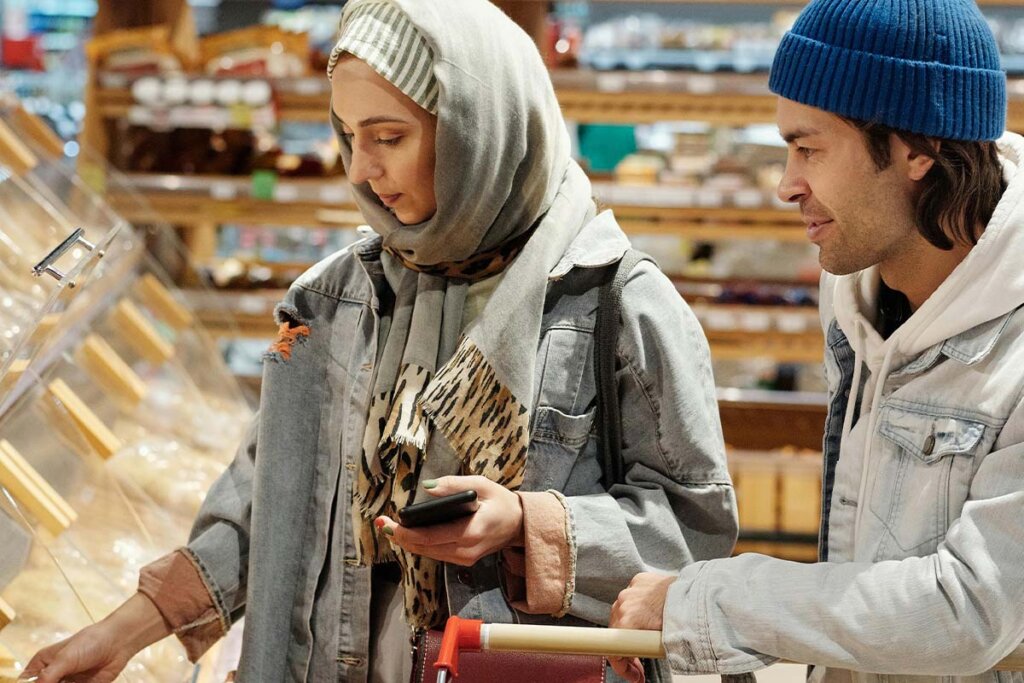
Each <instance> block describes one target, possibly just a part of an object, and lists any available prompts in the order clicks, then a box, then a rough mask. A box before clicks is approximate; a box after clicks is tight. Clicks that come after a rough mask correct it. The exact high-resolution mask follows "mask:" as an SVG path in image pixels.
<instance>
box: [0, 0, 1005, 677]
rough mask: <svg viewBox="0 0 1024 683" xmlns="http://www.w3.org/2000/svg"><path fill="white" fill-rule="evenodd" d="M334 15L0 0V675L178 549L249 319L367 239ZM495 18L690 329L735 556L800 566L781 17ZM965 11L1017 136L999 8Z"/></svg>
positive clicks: (227, 407) (792, 255) (808, 249)
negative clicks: (548, 90)
mask: <svg viewBox="0 0 1024 683" xmlns="http://www.w3.org/2000/svg"><path fill="white" fill-rule="evenodd" d="M341 4H342V3H339V2H304V1H303V0H277V1H271V0H191V1H190V2H185V1H184V0H144V1H137V2H132V3H120V2H116V3H115V2H113V1H112V0H110V1H107V0H99V1H98V2H97V0H0V25H2V42H0V260H2V262H3V265H2V268H0V494H2V495H0V548H2V549H3V550H2V551H0V681H7V680H11V681H13V680H14V679H15V678H16V676H17V671H18V670H20V667H22V666H24V664H25V662H26V661H27V659H28V658H29V657H31V655H32V654H33V653H34V652H36V651H37V650H38V649H39V648H41V647H43V646H44V645H46V644H48V643H51V642H53V641H55V640H59V639H61V638H63V637H66V636H68V635H70V634H71V633H73V632H75V631H77V630H78V629H79V628H81V627H82V626H84V625H86V624H88V623H91V622H92V621H94V620H96V619H97V618H99V617H101V616H102V615H104V614H105V613H106V612H108V611H110V610H111V609H112V608H113V607H114V606H115V605H117V604H118V603H120V602H121V601H122V600H123V599H124V598H125V597H126V596H128V595H130V594H132V593H133V592H134V591H135V588H136V581H137V576H138V571H139V569H140V567H142V566H143V565H145V564H146V563H147V562H150V561H152V560H153V559H154V558H155V557H158V556H160V555H162V554H163V553H165V552H167V551H168V550H169V549H171V548H174V547H176V546H178V545H180V544H181V543H182V542H183V541H184V540H185V538H186V537H187V534H188V529H189V525H190V521H191V519H192V518H193V517H194V515H195V513H196V511H197V510H198V507H199V505H200V503H201V502H202V499H203V496H204V494H205V492H206V490H207V489H208V487H209V486H210V484H211V483H212V482H213V481H214V479H216V477H217V476H218V475H219V473H220V472H221V471H222V470H223V469H224V467H226V465H227V463H229V462H230V460H231V458H232V457H233V456H234V452H235V448H236V446H237V444H238V443H239V441H240V440H241V438H242V436H243V431H244V429H245V426H246V424H247V422H248V421H249V418H250V417H251V416H252V415H253V414H254V411H255V410H256V407H257V406H258V401H259V394H260V384H261V373H262V359H263V356H264V353H265V352H266V350H267V348H268V346H270V345H271V344H272V343H273V342H274V340H275V338H276V337H277V333H278V328H277V324H276V323H275V321H274V317H273V311H274V307H275V305H276V304H277V303H278V302H279V301H280V300H281V299H282V297H283V296H284V293H285V291H286V290H287V288H288V286H289V285H290V284H291V282H292V281H293V280H295V278H296V277H298V276H299V275H300V274H301V273H303V272H304V271H305V270H306V269H308V268H309V267H310V266H311V265H313V264H314V263H316V262H318V261H319V260H321V259H322V258H324V257H326V256H328V255H329V254H331V253H333V252H336V251H337V250H339V249H341V248H344V247H346V246H347V245H350V244H352V243H354V242H355V241H357V240H359V239H361V237H363V236H364V235H365V232H364V231H361V230H360V225H361V224H362V222H363V220H362V216H361V215H360V213H359V209H358V208H357V206H356V203H355V201H354V199H353V197H352V192H351V190H350V187H349V185H348V183H347V181H346V179H345V177H344V170H343V168H342V162H341V159H340V156H339V147H338V141H337V139H336V137H335V134H334V132H333V130H332V128H331V125H330V122H329V120H328V117H327V111H328V102H329V95H330V84H329V82H328V81H327V79H326V78H325V76H324V71H325V68H326V64H327V59H328V55H329V52H330V50H331V48H332V46H333V43H334V40H335V39H336V29H337V22H338V16H339V7H340V5H341ZM495 4H497V5H499V6H500V7H501V8H502V9H503V10H504V11H506V12H507V13H508V14H509V15H510V16H511V17H512V18H513V19H514V20H515V21H516V22H517V23H519V24H520V25H521V26H522V27H523V28H524V29H525V30H526V31H527V32H528V33H529V34H530V36H531V37H533V38H534V40H535V42H536V44H537V46H538V48H539V50H540V52H541V54H542V55H543V57H544V59H545V61H546V63H547V65H548V66H549V68H550V74H551V78H552V81H553V83H554V86H555V91H556V94H557V97H558V100H559V102H560V104H561V107H562V110H563V113H564V116H565V118H566V120H567V122H568V123H569V127H570V134H571V138H572V143H573V152H574V156H575V157H576V158H577V159H578V160H579V161H580V163H581V164H582V166H583V167H584V169H585V170H586V171H587V173H588V174H589V176H590V178H591V181H592V183H593V188H594V193H595V196H596V198H597V199H598V200H599V201H600V202H601V203H602V204H603V205H605V206H607V207H610V208H611V209H613V210H614V212H615V214H616V216H617V218H618V220H619V222H620V224H621V225H622V227H623V229H624V230H625V231H626V232H627V233H628V235H629V237H630V240H631V241H632V244H633V246H634V247H635V248H636V249H639V250H642V251H644V252H646V253H647V254H650V255H651V256H652V257H653V258H654V259H655V260H656V261H657V263H658V264H659V265H660V267H661V269H662V270H663V271H664V272H665V273H666V274H667V275H668V276H669V277H670V278H671V280H672V282H673V283H674V285H675V287H676V289H677V290H678V292H679V296H680V297H682V298H683V299H685V301H686V302H687V303H688V304H689V306H690V308H691V309H692V310H693V311H694V313H695V314H696V316H697V318H698V319H699V321H700V323H701V325H702V326H703V329H704V331H705V334H706V336H707V338H708V341H709V344H710V349H711V355H712V359H713V366H714V376H715V380H716V384H717V392H718V401H719V408H720V414H721V419H722V425H723V431H724V436H725V441H726V444H727V452H728V458H729V467H730V472H731V474H732V477H733V482H734V485H735V489H736V494H737V498H738V509H739V515H740V527H741V531H740V540H739V543H738V545H737V548H736V552H748V551H754V552H761V553H766V554H769V555H774V556H777V557H782V558H787V559H792V560H797V561H813V560H814V559H816V557H817V549H816V544H817V529H818V523H819V514H820V512H819V508H820V497H821V435H822V431H823V425H824V421H825V413H826V403H825V394H824V392H825V378H824V371H823V368H822V361H823V357H822V356H823V344H824V340H823V336H822V332H821V327H820V323H819V319H818V311H817V299H818V288H817V285H818V278H819V275H820V270H819V266H818V261H817V250H816V248H815V247H814V246H813V245H811V244H809V243H808V242H807V239H806V234H805V229H804V225H803V223H802V222H801V220H800V216H799V212H798V211H797V210H795V208H794V207H793V206H790V205H786V204H784V203H782V202H780V201H779V200H778V198H777V196H776V192H775V188H776V186H777V184H778V182H779V179H780V178H781V174H782V172H783V165H784V162H785V158H786V148H785V145H784V144H783V142H782V141H781V140H780V139H779V135H778V131H777V129H776V127H775V125H774V123H773V121H774V114H775V98H774V96H772V95H771V94H770V93H769V91H768V87H767V82H768V67H769V65H770V63H771V59H772V55H773V53H774V49H775V47H776V45H777V44H778V42H779V40H780V38H781V36H782V35H783V33H784V32H785V31H786V30H787V29H788V28H789V27H790V26H791V25H792V22H793V20H794V19H795V17H796V15H797V13H798V12H799V10H800V8H801V6H802V3H800V2H786V1H785V0H749V1H747V2H744V1H743V0H716V1H713V2H712V1H709V2H696V1H691V0H679V1H672V0H662V1H659V2H628V1H619V2H611V1H604V0H590V1H586V0H583V1H571V2H542V1H540V0H503V1H496V2H495ZM979 4H980V5H981V8H982V10H983V12H984V14H985V16H986V17H987V18H988V19H989V23H990V25H991V27H992V29H993V32H994V33H995V35H996V37H997V39H998V41H999V45H1000V47H1001V50H1002V55H1003V66H1004V68H1005V69H1006V70H1007V72H1008V74H1009V78H1010V87H1009V93H1010V103H1009V118H1008V128H1009V129H1011V130H1024V2H1021V3H1018V2H1015V1H1014V0H980V2H979ZM170 472H173V477H168V476H167V475H168V473H170ZM169 482H170V483H169ZM40 596H45V599H40ZM238 646H239V640H238V638H232V637H229V638H227V639H225V640H224V641H223V642H222V643H221V644H220V645H219V646H218V647H217V648H215V649H214V650H211V652H210V653H208V654H207V656H206V657H205V658H204V660H203V661H202V662H201V663H200V665H199V666H197V667H194V666H193V665H192V664H190V663H189V662H188V661H187V660H186V659H185V657H184V653H183V651H182V650H181V648H180V646H179V645H178V644H177V643H176V642H173V641H164V642H162V643H160V644H158V645H154V646H151V647H150V648H148V649H147V650H146V651H145V653H144V654H143V655H142V656H140V657H138V658H136V660H134V661H133V662H132V663H131V664H130V665H129V668H128V669H127V670H126V671H125V674H124V676H123V677H124V680H131V681H150V680H153V681H158V680H159V681H165V680H166V681H171V680H173V681H185V680H195V681H217V682H218V683H219V681H223V680H225V677H226V675H227V673H228V672H229V671H230V670H231V668H232V661H233V660H232V657H235V658H236V659H235V661H237V654H238ZM802 672H803V668H802V667H797V666H796V665H788V666H787V665H778V666H776V667H773V668H772V669H769V671H768V673H767V674H761V675H760V676H759V679H760V680H762V681H769V682H771V681H773V680H778V681H798V680H801V679H802ZM690 680H698V681H699V680H704V679H701V678H696V679H690ZM706 680H708V681H710V680H717V679H716V678H711V677H708V678H707V679H706Z"/></svg>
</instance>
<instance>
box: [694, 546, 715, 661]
mask: <svg viewBox="0 0 1024 683" xmlns="http://www.w3.org/2000/svg"><path fill="white" fill-rule="evenodd" d="M707 571H708V569H707V565H705V566H704V567H702V568H701V569H700V571H699V572H698V573H697V576H696V577H695V579H694V580H695V581H699V582H700V585H699V586H698V587H697V590H698V591H700V595H699V596H698V603H697V604H699V605H700V607H699V612H698V614H697V619H698V621H699V623H700V635H701V642H700V648H701V657H702V658H703V659H704V660H705V661H706V662H707V663H708V664H709V665H710V666H712V667H715V668H717V667H718V655H717V654H715V646H714V643H712V642H711V618H710V616H709V613H710V610H708V600H709V593H710V592H711V591H710V588H709V587H708V584H709V583H710V582H709V581H708V577H707V576H706V574H707Z"/></svg>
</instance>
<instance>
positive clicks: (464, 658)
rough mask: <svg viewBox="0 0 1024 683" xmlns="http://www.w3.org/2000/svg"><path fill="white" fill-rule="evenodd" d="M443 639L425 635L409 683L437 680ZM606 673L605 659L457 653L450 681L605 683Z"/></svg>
mask: <svg viewBox="0 0 1024 683" xmlns="http://www.w3.org/2000/svg"><path fill="white" fill-rule="evenodd" d="M443 635H444V632H443V631H427V633H426V634H425V635H424V636H423V637H422V638H420V640H419V643H418V645H417V647H416V656H415V658H414V659H413V668H412V680H411V681H410V683H434V681H436V680H437V669H435V668H434V662H436V661H437V656H438V653H439V652H440V651H441V637H442V636H443ZM605 671H606V668H605V661H604V657H594V656H579V655H558V654H535V653H528V652H490V651H488V652H479V651H473V650H459V677H458V678H453V679H449V680H453V681H457V683H496V681H503V682H504V683H511V682H512V681H531V682H533V683H541V682H542V681H558V683H604V681H605Z"/></svg>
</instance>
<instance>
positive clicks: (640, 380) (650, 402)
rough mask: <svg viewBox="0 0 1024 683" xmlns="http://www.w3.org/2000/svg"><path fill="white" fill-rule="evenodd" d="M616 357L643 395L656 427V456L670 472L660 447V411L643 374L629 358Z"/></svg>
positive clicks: (666, 456)
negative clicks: (658, 456)
mask: <svg viewBox="0 0 1024 683" xmlns="http://www.w3.org/2000/svg"><path fill="white" fill-rule="evenodd" d="M616 356H618V358H619V359H620V360H621V361H622V364H623V366H624V367H625V368H626V369H627V370H629V373H630V374H631V375H632V376H633V380H634V381H635V382H636V384H637V386H638V387H640V392H641V393H642V394H643V395H644V398H645V399H646V400H647V406H648V407H649V408H650V409H651V414H652V415H654V424H655V425H656V428H655V435H656V436H657V438H656V439H655V440H654V442H655V446H657V449H658V454H659V455H660V456H661V464H662V465H664V467H665V468H666V471H669V472H671V471H673V470H674V468H673V467H672V465H671V463H670V462H669V459H668V453H667V452H666V451H665V448H664V446H662V443H661V440H662V434H661V411H659V410H658V406H657V403H656V402H655V401H654V399H653V397H652V396H651V392H650V391H649V389H648V386H647V383H646V382H645V381H644V380H645V377H644V375H643V373H641V371H640V369H639V368H637V367H636V366H635V365H634V364H633V362H632V361H631V360H630V359H629V357H627V356H626V355H625V354H623V353H616Z"/></svg>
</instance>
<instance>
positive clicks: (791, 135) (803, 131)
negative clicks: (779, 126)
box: [780, 128, 821, 144]
mask: <svg viewBox="0 0 1024 683" xmlns="http://www.w3.org/2000/svg"><path fill="white" fill-rule="evenodd" d="M820 133H821V131H820V130H815V129H814V128H798V129H796V130H792V131H789V132H788V133H781V132H780V135H782V139H783V140H785V141H786V144H789V143H790V142H793V141H795V140H799V139H800V138H809V137H811V136H812V135H819V134H820Z"/></svg>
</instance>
